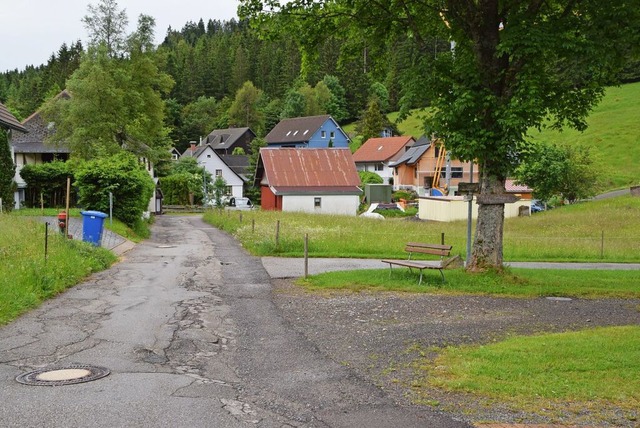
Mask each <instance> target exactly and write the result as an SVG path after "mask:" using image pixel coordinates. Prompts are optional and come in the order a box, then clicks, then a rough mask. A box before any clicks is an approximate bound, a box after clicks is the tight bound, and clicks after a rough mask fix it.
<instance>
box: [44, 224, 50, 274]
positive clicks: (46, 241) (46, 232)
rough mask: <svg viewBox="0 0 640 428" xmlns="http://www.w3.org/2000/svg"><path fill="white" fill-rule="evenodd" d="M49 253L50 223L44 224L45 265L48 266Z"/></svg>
mask: <svg viewBox="0 0 640 428" xmlns="http://www.w3.org/2000/svg"><path fill="white" fill-rule="evenodd" d="M48 252H49V222H48V221H45V222H44V264H47V255H48V254H47V253H48Z"/></svg>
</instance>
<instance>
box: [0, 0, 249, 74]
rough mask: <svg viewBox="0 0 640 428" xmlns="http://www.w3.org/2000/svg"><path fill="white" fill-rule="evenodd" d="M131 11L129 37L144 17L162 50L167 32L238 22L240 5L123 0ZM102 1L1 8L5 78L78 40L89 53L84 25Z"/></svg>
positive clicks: (25, 2) (13, 0) (8, 3)
mask: <svg viewBox="0 0 640 428" xmlns="http://www.w3.org/2000/svg"><path fill="white" fill-rule="evenodd" d="M117 2H118V6H119V9H120V10H122V9H125V10H126V12H127V16H128V18H129V31H128V33H131V32H132V31H134V30H135V26H136V24H137V22H138V16H139V15H140V14H141V13H144V14H146V15H150V16H152V17H154V18H155V20H156V44H158V43H160V42H161V41H162V40H163V39H164V36H165V35H166V34H167V28H169V26H171V28H173V29H174V30H180V29H182V27H183V26H184V25H185V24H186V23H187V22H188V21H193V22H198V20H199V19H200V18H202V19H203V20H204V22H205V25H206V23H207V21H208V20H209V19H218V20H221V21H223V20H229V19H231V18H236V19H237V9H238V0H177V1H169V0H118V1H117ZM89 4H92V5H94V6H95V5H97V4H98V0H2V6H0V40H1V41H2V47H1V48H0V72H4V71H7V70H14V69H16V68H17V69H18V70H23V69H24V68H25V67H26V66H27V65H36V66H38V65H41V64H46V62H47V60H48V59H49V57H50V56H51V54H52V53H56V52H57V51H58V49H59V48H60V46H62V44H63V43H66V44H67V45H71V44H73V43H75V42H76V41H77V40H78V39H80V40H82V44H83V46H84V47H85V48H86V45H87V43H86V41H87V40H88V37H87V31H86V29H85V28H84V25H83V24H82V22H81V19H82V17H83V16H85V15H87V13H88V11H87V6H88V5H89Z"/></svg>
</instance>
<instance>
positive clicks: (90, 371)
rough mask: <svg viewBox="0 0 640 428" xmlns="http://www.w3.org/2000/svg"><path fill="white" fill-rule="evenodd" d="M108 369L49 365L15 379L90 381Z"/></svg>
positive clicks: (54, 383)
mask: <svg viewBox="0 0 640 428" xmlns="http://www.w3.org/2000/svg"><path fill="white" fill-rule="evenodd" d="M109 373H111V372H110V371H109V369H107V368H104V367H96V366H87V365H84V364H72V365H69V366H65V367H49V368H45V369H40V370H35V371H32V372H29V373H23V374H21V375H20V376H18V377H16V380H17V381H18V382H20V383H22V384H24V385H44V386H62V385H73V384H76V383H83V382H91V381H92V380H96V379H100V378H103V377H105V376H108V375H109Z"/></svg>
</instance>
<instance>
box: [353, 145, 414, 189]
mask: <svg viewBox="0 0 640 428" xmlns="http://www.w3.org/2000/svg"><path fill="white" fill-rule="evenodd" d="M415 142H416V141H415V140H414V139H413V137H411V136H403V137H386V138H369V139H368V140H367V141H365V143H364V144H363V145H362V146H360V148H359V149H358V150H356V152H355V153H354V154H353V160H354V162H355V163H356V168H357V170H358V171H370V172H375V173H376V174H378V175H379V176H380V177H382V182H383V183H384V184H393V170H394V169H393V168H392V167H390V166H389V163H391V162H393V161H396V160H398V159H399V158H400V157H401V156H402V155H403V154H404V153H405V152H406V151H407V149H408V148H409V147H410V146H412V145H413V144H414V143H415Z"/></svg>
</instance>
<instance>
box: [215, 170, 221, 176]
mask: <svg viewBox="0 0 640 428" xmlns="http://www.w3.org/2000/svg"><path fill="white" fill-rule="evenodd" d="M216 177H222V170H221V169H216Z"/></svg>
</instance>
